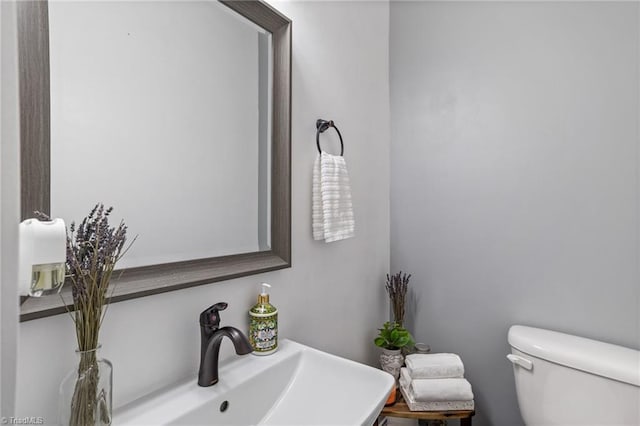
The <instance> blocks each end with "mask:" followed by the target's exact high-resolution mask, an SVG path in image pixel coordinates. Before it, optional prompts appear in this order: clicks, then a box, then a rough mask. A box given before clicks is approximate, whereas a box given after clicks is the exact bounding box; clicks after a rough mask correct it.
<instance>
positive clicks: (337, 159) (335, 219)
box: [312, 152, 355, 243]
mask: <svg viewBox="0 0 640 426" xmlns="http://www.w3.org/2000/svg"><path fill="white" fill-rule="evenodd" d="M312 224H313V239H314V240H325V242H327V243H330V242H332V241H338V240H343V239H345V238H350V237H353V236H354V235H355V221H354V219H353V205H352V203H351V184H350V183H349V173H348V172H347V163H346V162H345V161H344V157H342V156H340V155H331V154H327V153H326V152H323V153H321V154H320V155H319V156H318V158H316V161H315V164H314V165H313V202H312Z"/></svg>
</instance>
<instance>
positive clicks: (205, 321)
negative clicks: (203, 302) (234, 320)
mask: <svg viewBox="0 0 640 426" xmlns="http://www.w3.org/2000/svg"><path fill="white" fill-rule="evenodd" d="M225 309H227V303H225V302H218V303H216V304H215V305H213V306H209V307H208V308H207V309H205V310H204V311H202V313H201V314H200V325H201V326H202V327H211V328H213V329H217V328H218V327H219V326H220V314H219V313H218V311H224V310H225Z"/></svg>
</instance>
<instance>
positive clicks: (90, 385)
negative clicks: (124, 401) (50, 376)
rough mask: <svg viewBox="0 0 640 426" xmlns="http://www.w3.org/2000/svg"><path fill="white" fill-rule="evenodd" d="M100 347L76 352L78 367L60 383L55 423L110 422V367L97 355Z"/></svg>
mask: <svg viewBox="0 0 640 426" xmlns="http://www.w3.org/2000/svg"><path fill="white" fill-rule="evenodd" d="M100 348H101V346H100V345H98V347H97V348H95V349H91V350H88V351H78V350H77V351H76V355H77V358H78V366H77V367H76V368H74V369H73V370H72V371H70V372H69V374H67V375H66V376H65V378H64V380H63V381H62V383H61V384H60V398H59V415H58V417H59V419H58V420H59V423H60V424H61V425H69V426H92V425H110V424H111V414H112V405H111V397H112V385H113V367H112V365H111V362H109V361H108V360H106V359H102V358H100V356H99V353H98V352H99V351H100Z"/></svg>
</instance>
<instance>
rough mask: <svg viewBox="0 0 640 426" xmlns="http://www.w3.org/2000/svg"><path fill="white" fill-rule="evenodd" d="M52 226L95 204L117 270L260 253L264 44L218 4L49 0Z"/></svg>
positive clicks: (266, 99) (265, 170) (266, 140)
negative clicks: (107, 216)
mask: <svg viewBox="0 0 640 426" xmlns="http://www.w3.org/2000/svg"><path fill="white" fill-rule="evenodd" d="M48 12H49V51H50V55H49V57H50V59H49V61H50V64H49V66H50V102H51V108H50V111H51V138H50V146H51V148H50V149H51V153H50V155H51V184H50V185H51V194H50V197H51V198H50V202H51V216H53V217H61V218H63V219H65V221H67V223H70V222H71V221H73V220H75V221H78V220H80V219H82V218H83V217H84V216H86V215H87V214H88V212H89V210H90V208H91V207H92V206H93V205H95V204H96V203H97V202H103V203H104V204H105V205H106V206H114V207H115V210H114V213H113V219H114V222H118V221H119V220H120V219H121V218H123V219H124V220H125V221H126V223H127V225H128V226H129V230H130V233H131V234H133V235H136V234H137V235H138V239H137V241H136V242H135V244H134V245H133V247H132V249H131V250H130V251H129V252H128V253H127V255H126V256H125V257H124V258H123V259H122V260H121V262H119V264H118V267H119V268H130V267H139V266H147V265H157V264H164V263H169V262H178V261H184V260H192V259H203V258H212V257H217V256H223V255H230V254H238V253H250V252H258V251H265V250H269V249H270V246H271V228H270V224H271V217H270V215H271V200H270V193H271V191H270V186H271V185H270V179H271V154H272V153H271V138H270V135H271V134H272V128H271V118H272V117H271V116H272V111H271V110H270V108H271V105H272V73H273V71H272V63H273V58H272V55H271V52H272V46H271V44H272V36H271V33H270V32H268V31H265V30H264V29H263V28H261V27H259V26H257V25H255V24H253V23H252V22H250V21H249V20H248V19H246V18H244V17H243V16H241V15H239V14H238V13H237V12H235V11H233V10H231V9H229V8H228V7H227V6H225V5H223V4H221V3H219V2H218V1H141V2H130V1H116V2H113V1H82V2H78V1H49V6H48Z"/></svg>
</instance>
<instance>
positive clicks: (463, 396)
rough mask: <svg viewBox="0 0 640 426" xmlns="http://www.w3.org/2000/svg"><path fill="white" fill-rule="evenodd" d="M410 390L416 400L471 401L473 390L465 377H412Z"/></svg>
mask: <svg viewBox="0 0 640 426" xmlns="http://www.w3.org/2000/svg"><path fill="white" fill-rule="evenodd" d="M411 391H412V394H413V395H414V396H415V399H416V401H422V402H436V401H471V400H472V399H473V391H472V390H471V384H470V383H469V382H468V381H467V380H466V379H413V380H412V381H411Z"/></svg>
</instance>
